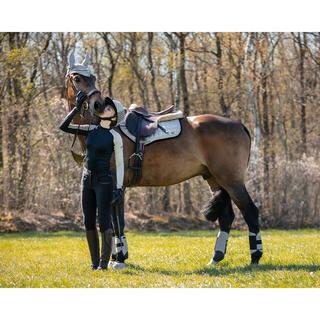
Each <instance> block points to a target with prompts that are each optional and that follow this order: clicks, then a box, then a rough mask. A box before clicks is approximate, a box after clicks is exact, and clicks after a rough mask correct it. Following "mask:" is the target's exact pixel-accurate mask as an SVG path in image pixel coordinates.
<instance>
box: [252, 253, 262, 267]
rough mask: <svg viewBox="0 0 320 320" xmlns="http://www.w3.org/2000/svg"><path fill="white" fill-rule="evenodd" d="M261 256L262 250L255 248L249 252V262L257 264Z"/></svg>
mask: <svg viewBox="0 0 320 320" xmlns="http://www.w3.org/2000/svg"><path fill="white" fill-rule="evenodd" d="M261 257H262V251H260V250H257V251H255V252H254V253H252V254H251V264H259V260H260V258H261Z"/></svg>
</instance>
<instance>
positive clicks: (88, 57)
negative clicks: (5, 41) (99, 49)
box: [81, 53, 90, 67]
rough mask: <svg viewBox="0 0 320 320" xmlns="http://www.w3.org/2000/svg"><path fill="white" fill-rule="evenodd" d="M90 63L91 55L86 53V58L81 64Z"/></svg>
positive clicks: (86, 64)
mask: <svg viewBox="0 0 320 320" xmlns="http://www.w3.org/2000/svg"><path fill="white" fill-rule="evenodd" d="M89 63H90V56H89V55H88V54H87V53H86V57H85V58H84V60H83V61H82V63H81V64H82V65H83V66H86V67H87V66H88V65H89Z"/></svg>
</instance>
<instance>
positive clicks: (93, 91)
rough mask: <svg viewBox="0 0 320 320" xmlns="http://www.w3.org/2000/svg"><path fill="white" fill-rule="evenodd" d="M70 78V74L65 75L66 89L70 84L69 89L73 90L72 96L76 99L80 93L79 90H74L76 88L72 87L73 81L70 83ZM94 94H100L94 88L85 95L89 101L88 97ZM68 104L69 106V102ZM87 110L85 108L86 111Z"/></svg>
mask: <svg viewBox="0 0 320 320" xmlns="http://www.w3.org/2000/svg"><path fill="white" fill-rule="evenodd" d="M70 76H71V75H70V74H66V79H67V85H66V86H67V88H68V86H69V84H71V87H72V89H73V95H74V96H75V97H76V96H77V94H78V93H79V92H80V90H79V89H77V88H76V86H75V85H74V83H73V81H72V79H71V77H70ZM95 93H100V94H101V92H100V91H99V90H98V89H96V88H94V89H92V90H91V91H89V92H88V93H86V96H87V99H90V97H91V96H92V95H94V94H95ZM68 102H69V101H68ZM69 104H70V102H69ZM87 109H88V108H86V110H87Z"/></svg>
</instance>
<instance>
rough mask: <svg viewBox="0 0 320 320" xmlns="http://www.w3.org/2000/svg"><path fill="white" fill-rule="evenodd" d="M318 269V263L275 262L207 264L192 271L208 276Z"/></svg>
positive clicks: (312, 270)
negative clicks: (225, 264) (284, 263)
mask: <svg viewBox="0 0 320 320" xmlns="http://www.w3.org/2000/svg"><path fill="white" fill-rule="evenodd" d="M319 270H320V265H318V264H287V265H275V264H271V263H268V264H260V265H246V266H239V267H233V268H230V267H228V266H222V267H215V266H212V267H211V266H207V267H205V268H201V269H199V270H197V271H195V272H193V273H196V274H199V275H203V274H207V275H210V276H228V275H232V274H235V273H238V274H246V273H251V272H268V271H306V272H315V271H319Z"/></svg>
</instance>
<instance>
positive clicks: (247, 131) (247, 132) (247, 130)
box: [242, 124, 251, 165]
mask: <svg viewBox="0 0 320 320" xmlns="http://www.w3.org/2000/svg"><path fill="white" fill-rule="evenodd" d="M242 126H243V129H244V131H245V132H246V134H247V135H248V137H249V140H250V148H249V156H248V162H247V165H249V161H250V151H251V135H250V132H249V129H248V128H247V127H246V126H245V125H244V124H242Z"/></svg>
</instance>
